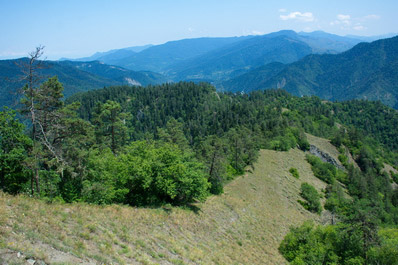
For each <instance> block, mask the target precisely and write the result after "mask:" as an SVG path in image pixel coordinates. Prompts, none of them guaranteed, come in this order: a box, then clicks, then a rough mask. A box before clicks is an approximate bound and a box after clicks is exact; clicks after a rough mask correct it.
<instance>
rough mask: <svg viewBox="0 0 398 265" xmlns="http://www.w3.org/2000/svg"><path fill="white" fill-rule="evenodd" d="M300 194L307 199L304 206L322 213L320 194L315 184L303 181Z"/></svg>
mask: <svg viewBox="0 0 398 265" xmlns="http://www.w3.org/2000/svg"><path fill="white" fill-rule="evenodd" d="M300 195H301V197H303V198H304V199H305V200H306V202H305V203H304V204H303V206H304V207H305V208H306V209H307V210H309V211H311V212H315V213H320V212H321V211H322V206H321V201H320V199H319V194H318V192H317V191H316V189H315V188H314V187H313V186H311V185H310V184H308V183H306V182H304V183H302V184H301V192H300Z"/></svg>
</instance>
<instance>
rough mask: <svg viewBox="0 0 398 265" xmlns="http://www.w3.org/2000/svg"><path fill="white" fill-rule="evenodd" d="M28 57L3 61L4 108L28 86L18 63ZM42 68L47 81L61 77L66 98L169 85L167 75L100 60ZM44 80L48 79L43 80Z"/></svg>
mask: <svg viewBox="0 0 398 265" xmlns="http://www.w3.org/2000/svg"><path fill="white" fill-rule="evenodd" d="M23 60H27V59H26V58H22V59H17V60H0V106H3V105H8V106H13V105H15V104H16V103H17V101H18V98H19V94H18V90H20V89H21V88H22V87H23V85H24V83H23V82H22V81H21V80H20V77H21V76H22V71H21V69H20V68H19V66H18V64H21V62H22V61H23ZM45 65H46V67H45V69H42V71H41V73H40V74H41V75H42V76H43V78H48V77H52V76H54V75H57V76H58V79H59V80H60V82H61V83H62V84H63V85H64V95H65V96H66V97H68V96H70V95H72V94H74V93H77V92H82V91H88V90H92V89H98V88H103V87H105V86H115V85H143V86H146V85H149V84H160V83H164V82H167V81H168V79H166V78H165V77H164V76H162V75H160V74H157V73H153V72H149V71H141V72H135V71H131V70H127V69H124V68H122V67H119V66H111V65H106V64H103V63H101V62H98V61H93V62H72V61H57V62H54V61H46V62H45ZM43 81H44V80H43Z"/></svg>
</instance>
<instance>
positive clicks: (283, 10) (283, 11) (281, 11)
mask: <svg viewBox="0 0 398 265" xmlns="http://www.w3.org/2000/svg"><path fill="white" fill-rule="evenodd" d="M278 11H279V12H280V13H285V12H287V10H286V9H284V8H281V9H279V10H278Z"/></svg>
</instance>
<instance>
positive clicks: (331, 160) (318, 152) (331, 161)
mask: <svg viewBox="0 0 398 265" xmlns="http://www.w3.org/2000/svg"><path fill="white" fill-rule="evenodd" d="M310 153H311V154H313V155H314V156H317V157H319V158H320V159H321V160H322V161H323V162H326V163H329V164H332V165H333V166H335V167H337V168H338V169H341V170H345V168H344V167H343V166H342V165H341V164H340V163H339V162H337V161H336V160H335V159H334V158H333V157H331V156H330V155H329V154H328V153H325V152H323V151H322V150H320V149H319V148H318V147H316V146H315V145H310Z"/></svg>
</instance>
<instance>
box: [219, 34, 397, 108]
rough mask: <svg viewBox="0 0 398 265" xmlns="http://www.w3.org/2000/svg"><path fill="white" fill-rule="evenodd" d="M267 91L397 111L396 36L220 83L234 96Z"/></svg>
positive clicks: (265, 67) (315, 55) (262, 68)
mask: <svg viewBox="0 0 398 265" xmlns="http://www.w3.org/2000/svg"><path fill="white" fill-rule="evenodd" d="M268 88H282V89H284V90H286V91H288V92H290V93H292V94H295V95H298V96H302V95H316V96H319V97H321V98H324V99H327V100H348V99H354V98H358V99H368V100H380V101H382V102H383V103H384V104H386V105H389V106H391V107H394V108H396V109H398V36H397V37H393V38H389V39H382V40H378V41H374V42H372V43H360V44H358V45H356V46H355V47H353V48H352V49H350V50H348V51H346V52H343V53H340V54H323V55H317V54H312V55H308V56H306V57H305V58H303V59H301V60H299V61H297V62H294V63H291V64H288V65H285V66H283V65H280V64H268V65H265V66H262V67H260V68H257V69H254V70H253V71H251V72H249V73H246V74H243V75H241V76H238V77H236V78H234V79H232V80H229V81H226V82H224V83H223V89H224V90H228V91H235V92H238V91H239V92H241V91H243V92H250V91H252V90H258V89H268Z"/></svg>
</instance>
